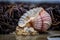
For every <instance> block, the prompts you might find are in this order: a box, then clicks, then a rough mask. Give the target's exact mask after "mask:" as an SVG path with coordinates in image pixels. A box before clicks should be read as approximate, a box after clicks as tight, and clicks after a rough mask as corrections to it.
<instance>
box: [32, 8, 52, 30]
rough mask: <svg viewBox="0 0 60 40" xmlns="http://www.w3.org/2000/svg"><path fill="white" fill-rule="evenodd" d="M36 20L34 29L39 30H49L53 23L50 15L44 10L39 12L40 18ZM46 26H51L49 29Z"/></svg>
mask: <svg viewBox="0 0 60 40" xmlns="http://www.w3.org/2000/svg"><path fill="white" fill-rule="evenodd" d="M34 20H35V21H34V22H33V24H34V28H35V29H38V30H44V29H48V28H49V26H50V25H51V23H52V21H51V17H50V15H49V14H48V13H47V12H46V11H45V10H44V9H43V8H42V9H41V11H40V12H39V16H38V17H37V18H36V19H34ZM45 24H48V25H49V26H48V27H47V26H46V25H45Z"/></svg>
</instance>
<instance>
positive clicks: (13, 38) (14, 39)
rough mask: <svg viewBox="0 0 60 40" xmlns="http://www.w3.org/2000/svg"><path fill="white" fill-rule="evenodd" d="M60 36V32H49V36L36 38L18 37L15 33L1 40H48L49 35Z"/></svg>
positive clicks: (1, 36)
mask: <svg viewBox="0 0 60 40" xmlns="http://www.w3.org/2000/svg"><path fill="white" fill-rule="evenodd" d="M53 34H60V31H48V33H47V34H44V33H43V34H40V35H35V36H17V35H16V34H15V33H11V34H6V35H0V40H47V37H48V36H49V35H53Z"/></svg>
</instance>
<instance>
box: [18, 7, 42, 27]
mask: <svg viewBox="0 0 60 40" xmlns="http://www.w3.org/2000/svg"><path fill="white" fill-rule="evenodd" d="M40 9H41V7H39V8H33V9H31V10H29V11H27V12H26V13H24V14H23V16H21V18H20V20H19V22H18V26H20V27H24V26H25V25H26V24H27V23H28V22H30V21H31V20H32V19H34V18H36V17H37V16H38V15H39V12H40V11H41V10H40ZM22 19H24V20H22Z"/></svg>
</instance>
